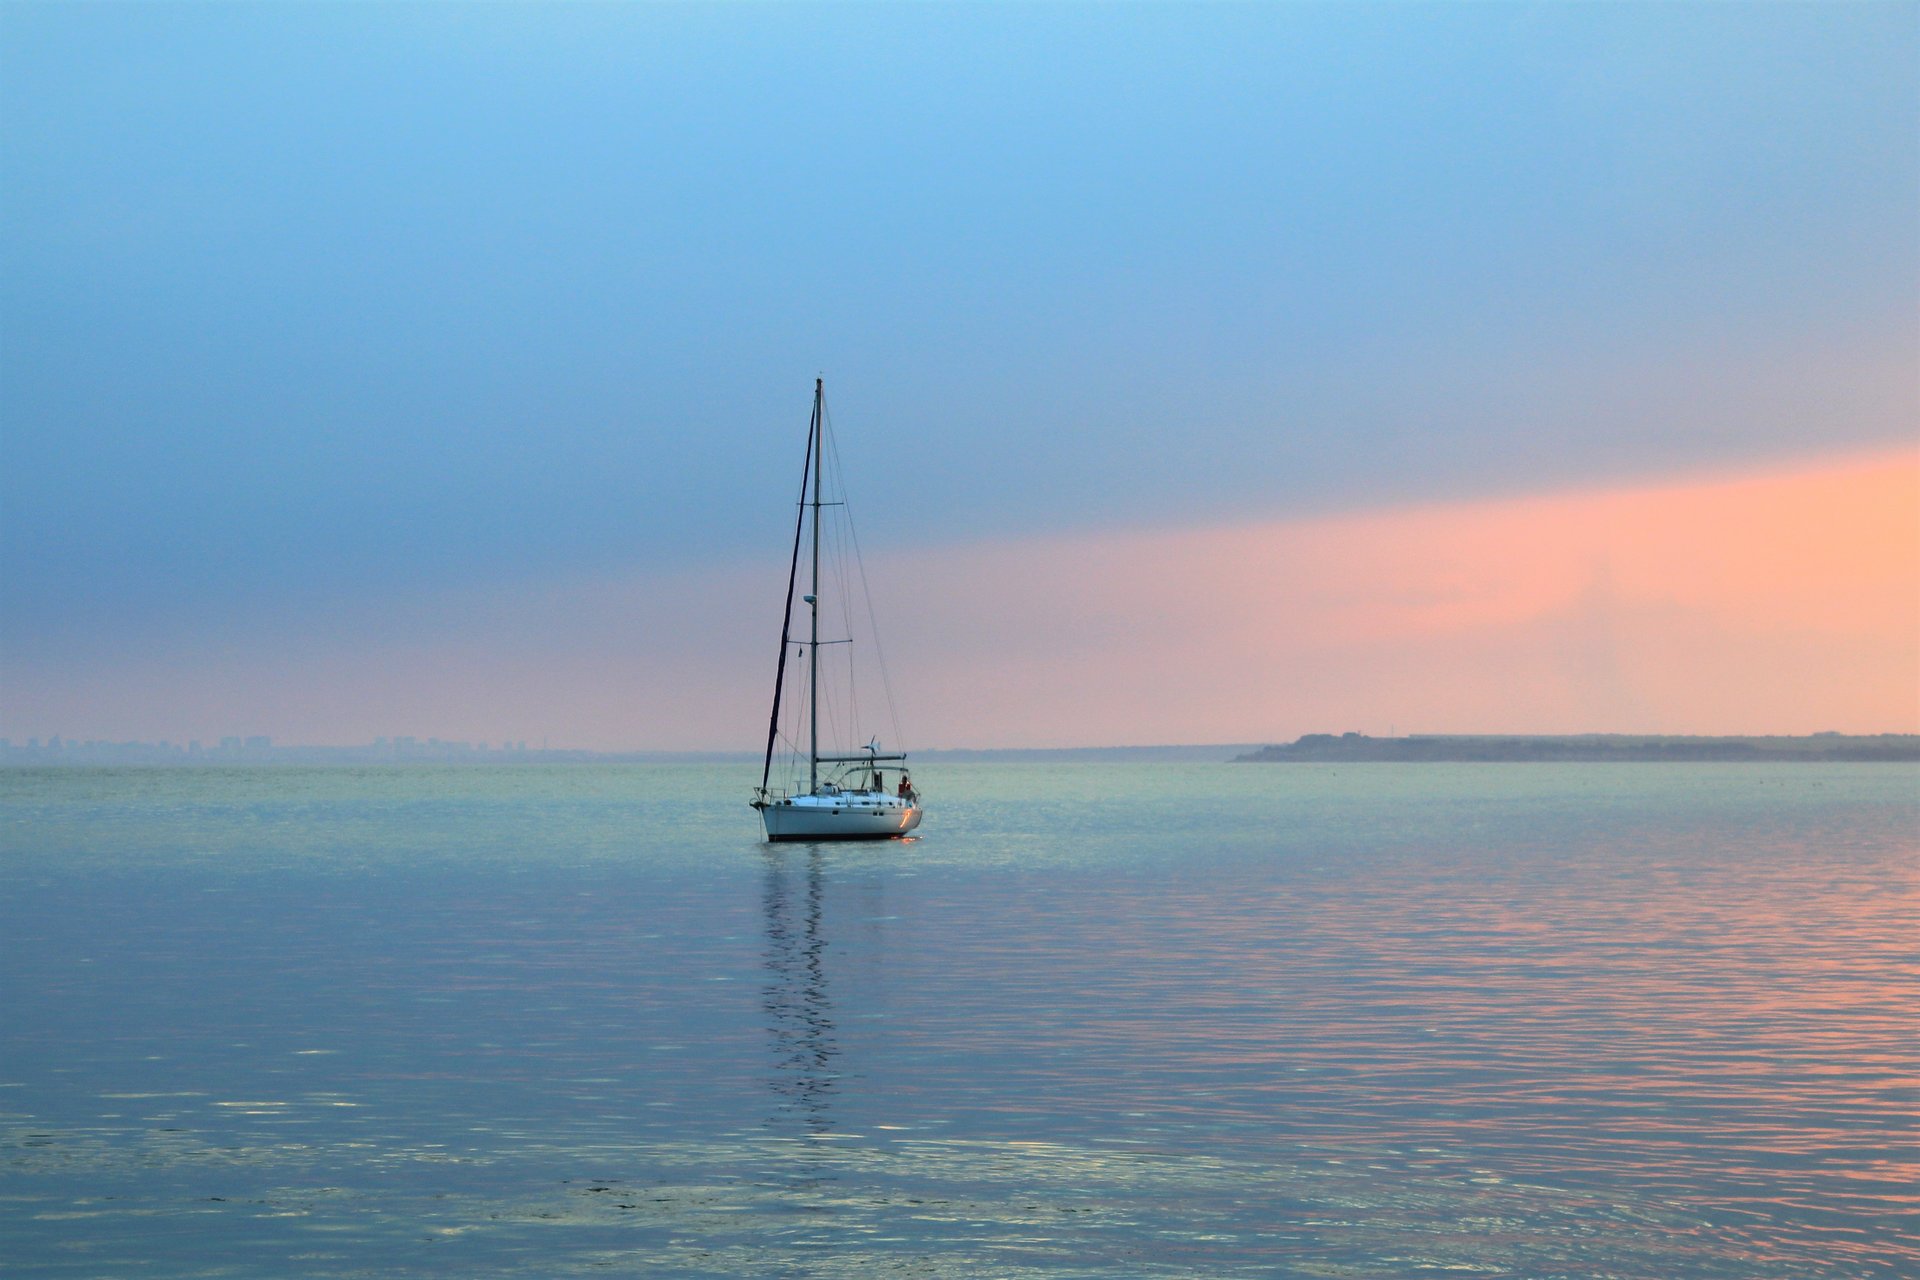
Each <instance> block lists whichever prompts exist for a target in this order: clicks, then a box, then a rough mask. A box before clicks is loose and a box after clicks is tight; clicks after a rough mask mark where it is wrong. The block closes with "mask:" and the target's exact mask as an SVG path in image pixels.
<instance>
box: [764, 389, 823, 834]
mask: <svg viewBox="0 0 1920 1280" xmlns="http://www.w3.org/2000/svg"><path fill="white" fill-rule="evenodd" d="M814 412H815V413H816V414H817V413H819V412H820V406H819V404H818V402H817V400H816V403H815V405H814ZM813 430H814V424H813V423H811V422H809V423H808V424H807V460H806V461H805V462H804V463H802V464H801V466H800V502H799V504H798V506H797V508H796V509H795V511H794V513H793V555H792V556H791V557H790V558H789V559H788V560H787V606H786V608H785V609H783V610H781V612H780V664H779V665H778V666H776V667H775V668H774V669H773V714H772V715H771V716H769V717H768V718H767V756H766V759H765V760H763V761H762V762H761V764H760V798H761V799H762V800H764V799H766V795H767V779H768V778H769V777H771V776H772V774H773V744H774V742H775V740H776V739H778V737H779V736H780V689H781V686H782V685H784V684H785V683H786V680H787V637H788V636H789V635H790V634H791V630H790V628H791V627H792V625H793V584H794V581H795V579H797V578H798V577H799V576H800V530H801V528H802V527H803V526H804V524H805V522H806V518H807V475H808V473H809V472H811V471H812V470H813V468H814V467H815V466H817V465H818V463H817V462H816V460H815V458H814V456H813Z"/></svg>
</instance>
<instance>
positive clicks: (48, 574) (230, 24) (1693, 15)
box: [0, 2, 1920, 750]
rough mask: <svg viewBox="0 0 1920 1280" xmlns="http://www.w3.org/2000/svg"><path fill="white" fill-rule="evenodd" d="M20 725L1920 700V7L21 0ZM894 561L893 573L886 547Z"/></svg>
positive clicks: (1171, 724) (1152, 721) (1553, 711)
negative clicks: (818, 415) (865, 699)
mask: <svg viewBox="0 0 1920 1280" xmlns="http://www.w3.org/2000/svg"><path fill="white" fill-rule="evenodd" d="M0 121H5V123H4V124H3V125H0V228H3V229H4V230H3V233H0V433H3V434H0V464H3V465H0V735H7V736H11V737H12V738H13V739H14V740H16V741H19V740H22V739H24V738H26V737H28V736H41V737H45V736H48V735H51V734H54V733H59V734H63V735H66V736H68V737H77V738H108V739H127V738H138V739H147V740H156V739H161V738H170V739H174V740H182V739H186V738H189V737H198V738H217V737H220V736H223V735H226V734H242V733H244V734H255V733H266V734H271V735H273V736H274V737H275V738H276V739H277V740H280V741H301V742H339V743H352V742H365V741H369V740H371V739H372V738H373V737H374V736H376V735H394V734H412V735H415V736H419V737H426V736H429V735H433V736H439V737H443V738H455V739H467V740H490V741H499V740H501V739H505V738H512V739H535V740H538V739H541V738H545V739H547V740H549V741H551V742H552V743H554V744H555V745H561V744H565V745H570V746H583V747H596V748H603V749H656V750H670V749H675V748H685V749H690V750H692V749H698V750H711V749H735V748H737V749H742V750H751V749H754V748H755V747H756V746H757V745H758V737H759V735H760V734H762V733H764V716H765V710H764V706H765V702H766V699H767V697H768V694H769V692H770V689H769V686H770V684H771V678H772V672H771V669H770V668H771V666H772V650H773V648H774V640H775V638H776V635H777V629H778V621H779V620H778V609H779V599H780V592H781V589H782V588H783V586H784V576H785V568H786V564H785V558H786V552H787V547H788V538H789V537H790V535H791V530H790V526H789V523H788V522H789V521H790V519H791V514H792V509H791V505H790V504H791V498H792V491H793V486H794V484H795V482H796V479H797V471H798V461H799V457H798V455H799V449H800V444H801V441H802V439H803V436H804V432H805V429H806V420H807V410H808V403H809V397H810V394H811V389H812V380H813V378H814V377H815V376H824V377H825V378H826V379H827V385H828V396H829V400H830V404H831V406H832V410H833V416H834V422H835V425H836V430H837V432H838V435H839V439H840V445H841V448H842V451H843V454H844V457H845V461H846V472H847V477H846V479H847V487H848V490H849V493H850V496H851V499H852V501H853V502H854V503H855V505H856V507H857V509H858V512H859V522H860V528H861V533H862V541H863V543H864V544H865V545H866V547H867V548H868V550H869V554H870V557H872V558H871V559H870V563H869V570H870V575H871V576H872V578H873V585H874V591H875V595H876V605H877V608H878V611H879V617H880V622H881V626H882V628H883V631H884V635H885V640H886V645H887V657H888V662H889V665H890V667H891V669H892V673H893V676H894V683H895V687H896V694H897V696H898V699H899V702H900V704H901V705H900V708H899V712H900V719H901V721H902V724H903V729H904V731H905V733H906V735H907V737H908V739H909V741H910V743H911V744H913V745H919V746H925V747H935V746H953V747H958V746H975V747H989V746H1048V745H1100V744H1116V743H1173V742H1256V741H1270V740H1281V739H1285V738H1288V737H1291V736H1293V735H1295V734H1298V733H1303V732H1317V731H1335V732H1338V731H1343V730H1346V729H1364V730H1367V731H1370V732H1388V731H1395V732H1401V733H1405V732H1578V731H1619V732H1671V733H1683V732H1701V733H1723V732H1724V733H1735V732H1737V733H1749V732H1782V733H1788V732H1812V731H1817V730H1823V729H1834V730H1842V731H1850V732H1875V731H1905V732H1913V731H1917V730H1920V566H1917V565H1916V558H1917V557H1920V6H1916V5H1915V4H1847V3H1837V4H1822V5H1794V4H1766V5H1742V4H1716V5H1688V4H1662V5H1633V4H1608V5H1581V4H1570V5H1550V6H1531V5H1500V4H1484V5H1439V4H1430V5H1409V6H1402V5H1390V4H1380V5H1272V6H1234V5H1204V6H1201V5H1192V6H1154V5H1128V6H1096V5H1083V6H1073V5H1051V6H1038V7H1025V6H1018V5H1005V6H1000V5H996V6H943V5H925V6H862V5H835V6H827V7H817V8H816V7H807V6H746V5H735V6H714V7H707V6H698V5H675V6H658V7H655V6H638V5H618V6H614V5H605V6H603V5H568V6H558V5H530V6H520V5H512V4H496V5H486V6H463V5H419V6H408V5H379V6H371V5H277V6H264V5H255V6H247V5H236V6H227V5H190V6H174V5H167V4H150V5H138V6H132V5H128V6H122V5H113V4H100V5H86V6H77V5H52V4H47V5H42V4H34V3H17V2H16V3H10V4H7V5H4V6H0ZM876 566H879V567H881V568H882V569H883V572H881V573H879V574H872V570H874V568H875V567H876Z"/></svg>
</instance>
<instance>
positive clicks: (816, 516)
mask: <svg viewBox="0 0 1920 1280" xmlns="http://www.w3.org/2000/svg"><path fill="white" fill-rule="evenodd" d="M822 381H823V379H820V378H815V379H814V380H813V441H812V444H813V456H814V457H815V459H817V460H818V462H819V463H821V464H824V463H825V462H826V455H825V453H824V452H823V451H822V446H823V444H824V436H825V434H826V425H825V422H824V421H823V420H824V419H825V417H826V413H825V411H824V407H823V400H824V394H823V392H822V391H821V385H820V384H821V382H822ZM825 469H826V468H825V466H824V465H816V466H815V467H814V469H813V585H812V586H811V587H809V588H808V590H807V612H808V615H809V621H810V625H811V626H812V629H813V630H812V634H811V635H809V636H808V637H807V639H808V640H809V642H810V643H809V644H808V645H807V794H808V795H813V794H815V793H816V792H818V791H819V790H820V473H821V472H822V471H824V470H825Z"/></svg>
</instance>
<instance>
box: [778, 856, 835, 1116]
mask: <svg viewBox="0 0 1920 1280" xmlns="http://www.w3.org/2000/svg"><path fill="white" fill-rule="evenodd" d="M821 858H822V855H821V853H820V851H819V850H817V849H816V850H813V851H811V852H810V853H809V854H808V856H807V867H806V874H805V876H804V877H801V876H799V875H796V874H795V872H794V870H793V869H792V868H791V867H790V866H789V865H788V859H787V856H786V855H784V854H781V853H777V852H775V851H773V850H768V852H767V879H766V888H765V894H764V905H765V908H766V916H767V959H766V968H767V985H766V988H765V991H764V994H763V1005H764V1007H765V1009H766V1011H767V1015H768V1021H767V1027H768V1030H769V1031H770V1032H771V1033H772V1036H773V1057H774V1075H773V1090H774V1093H775V1094H776V1095H777V1096H778V1097H779V1099H780V1117H779V1118H782V1119H785V1120H789V1121H797V1122H798V1125H799V1127H800V1129H801V1130H802V1131H803V1133H806V1134H823V1133H827V1132H829V1131H831V1129H832V1128H833V1124H832V1117H831V1115H830V1111H829V1105H828V1104H829V1103H830V1102H831V1101H832V1098H833V1090H834V1081H835V1080H836V1079H837V1078H838V1074H839V1073H838V1072H836V1071H835V1070H834V1059H835V1058H836V1057H838V1056H839V1052H840V1050H839V1047H838V1046H837V1045H836V1044H835V1043H834V1029H833V1002H832V1000H830V999H829V998H828V996H827V969H826V961H827V958H826V950H827V942H826V937H825V935H824V934H823V933H822V931H821V918H822V915H823V914H824V911H825V906H826V904H825V892H826V885H825V879H826V877H825V872H824V868H823V867H822V866H821Z"/></svg>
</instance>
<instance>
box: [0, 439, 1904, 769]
mask: <svg viewBox="0 0 1920 1280" xmlns="http://www.w3.org/2000/svg"><path fill="white" fill-rule="evenodd" d="M867 567H868V571H869V578H870V581H871V582H872V585H873V589H874V592H875V596H876V601H875V603H876V606H877V609H878V615H879V619H880V623H881V628H882V635H883V639H884V640H885V643H886V654H887V659H888V662H889V664H890V667H891V675H892V678H893V684H894V687H895V690H896V691H897V693H898V695H899V696H898V702H899V710H900V717H901V730H902V735H903V736H904V738H905V742H904V743H903V745H906V746H908V747H909V748H917V749H928V748H935V747H995V746H1074V745H1095V746H1097V745H1118V744H1142V745H1144V744H1154V743H1178V742H1192V743H1230V742H1261V741H1277V740H1285V739H1291V738H1292V737H1295V736H1297V735H1299V734H1301V733H1311V732H1334V733H1338V732H1344V731H1346V730H1359V731H1363V732H1367V733H1374V734H1384V733H1388V732H1398V733H1403V734H1404V733H1449V732H1451V733H1503V732H1511V733H1578V732H1629V733H1631V732H1664V733H1810V732H1817V731H1820V730H1826V729H1832V730H1838V731H1841V732H1849V733H1879V732H1908V733H1911V732H1915V731H1920V453H1916V452H1913V451H1905V450H1902V451H1896V452H1891V453H1889V452H1879V453H1875V454H1870V455H1857V456H1853V457H1849V458H1842V459H1830V460H1827V461H1824V462H1821V463H1819V464H1816V465H1805V466H1802V467H1799V468H1795V469H1790V470H1776V471H1770V472H1763V473H1758V474H1747V475H1738V476H1732V477H1722V478H1718V479H1705V480H1697V481H1685V482H1680V481H1676V482H1671V483H1662V484H1653V485H1641V486H1630V487H1616V488H1607V489H1596V490H1593V491H1589V492H1576V493H1562V494H1552V495H1541V496H1531V497H1524V498H1510V499H1501V500H1494V501H1483V502H1471V503H1459V504H1451V505H1434V506H1424V507H1417V508H1408V509H1401V510H1392V511H1380V512H1371V513H1358V514H1349V515H1343V516H1338V517H1329V518H1320V519H1312V520H1296V521H1277V522H1269V523H1260V524H1251V525H1237V526H1231V527H1218V528H1207V529H1186V530H1171V531H1168V530H1161V531H1153V530H1140V531H1132V532H1126V533H1117V534H1080V535H1073V536H1056V537H1045V538H1032V539H1023V540H1019V541H1004V542H985V543H978V544H973V545H967V546H954V547H948V548H945V549H941V550H936V551H926V550H917V551H913V550H898V551H893V552H891V553H889V554H886V555H884V556H871V555H870V556H869V558H868V566H867ZM785 568H786V566H785V564H784V563H783V562H781V561H780V560H779V559H778V558H777V557H776V556H769V557H766V558H765V560H764V562H760V561H756V562H755V563H754V564H752V565H743V566H739V567H736V568H733V569H725V570H713V569H708V570H702V571H699V572H694V571H687V572H684V573H677V574H672V575H657V576H634V575H624V576H622V575H615V576H609V577H583V578H577V579H573V580H566V581H546V582H536V583H523V584H519V585H508V586H490V587H488V588H486V589H484V590H474V591H468V592H464V593H457V592H445V593H441V594H439V595H437V596H432V597H424V596H423V597H420V598H417V599H414V600H411V601H404V602H386V603H383V604H382V605H381V607H380V608H379V609H378V610H375V609H373V608H371V607H369V608H366V609H363V610H362V611H361V612H360V613H358V614H354V615H352V616H345V615H343V616H342V617H341V618H340V619H339V620H338V625H337V626H336V627H335V628H334V629H333V630H330V631H329V630H324V629H317V628H308V629H306V630H303V631H302V632H300V633H299V634H298V635H295V636H293V637H287V636H284V635H280V634H278V633H271V634H270V633H268V632H265V631H263V632H262V634H261V635H260V636H258V637H247V638H246V639H245V643H244V644H243V643H241V642H240V641H238V640H236V642H235V643H234V644H233V645H232V646H230V647H229V648H227V649H225V650H220V651H202V650H193V651H182V652H179V653H172V654H159V655H155V656H154V657H153V658H152V659H151V660H150V661H148V662H145V663H136V664H131V665H128V666H125V667H120V668H117V669H115V670H113V671H87V672H84V673H83V674H84V677H85V678H84V679H82V678H80V677H79V676H76V675H75V674H74V673H71V672H64V671H59V670H49V671H47V672H45V673H31V674H32V678H23V679H21V680H19V681H18V682H17V688H16V689H15V691H14V692H15V696H16V701H18V702H19V703H20V704H21V708H20V709H21V711H22V713H23V715H25V713H29V712H32V711H34V710H35V707H34V699H35V698H36V697H37V696H39V695H38V693H37V691H38V690H48V691H52V692H53V693H57V694H59V695H60V697H61V698H62V699H63V701H62V703H61V710H60V712H59V716H58V718H56V716H55V714H54V711H52V710H49V711H48V712H46V713H45V714H44V715H43V716H42V717H41V718H43V719H45V720H46V721H47V722H48V723H50V724H53V725H56V726H57V725H59V724H62V723H68V724H71V723H75V722H80V721H86V722H92V721H94V720H98V721H100V722H103V723H104V722H107V721H108V720H109V717H115V716H117V717H119V720H118V723H124V724H127V725H128V728H127V729H126V730H125V732H126V734H127V736H137V735H140V734H143V733H144V734H145V735H146V736H148V737H152V738H159V737H163V736H167V735H168V734H169V732H173V733H179V732H180V731H179V730H178V729H177V728H173V726H178V725H182V724H186V725H188V726H192V725H194V724H196V723H205V724H208V725H209V726H219V725H241V726H247V725H263V726H268V727H271V729H272V730H273V732H274V733H275V734H276V735H277V736H278V737H280V738H281V739H282V740H283V741H293V742H303V741H304V742H344V743H352V742H365V741H369V740H371V738H372V737H374V736H375V735H377V734H383V733H384V734H394V733H414V734H420V735H422V736H424V735H425V734H427V733H434V732H437V733H439V734H440V735H442V736H444V737H448V738H464V739H470V740H491V741H499V740H501V739H503V738H515V739H531V740H533V741H535V742H538V741H539V740H540V739H541V738H542V737H543V736H546V735H547V734H548V732H549V729H550V728H551V732H552V739H553V744H554V745H556V746H559V745H568V746H581V747H591V748H600V749H607V750H627V749H653V750H694V749H699V750H753V749H756V748H757V747H758V745H759V742H760V740H761V735H763V734H764V733H765V729H764V725H765V716H766V706H767V700H768V698H769V696H770V692H771V687H772V677H773V670H772V668H773V659H774V656H775V655H774V650H775V648H776V638H777V635H778V631H777V628H778V625H779V619H778V616H777V614H778V607H779V600H780V594H779V592H780V590H781V588H782V587H783V586H784V583H785ZM75 689H81V690H83V691H84V698H81V697H79V696H77V695H76V694H75V693H74V692H73V691H74V690H75ZM50 705H51V704H50ZM196 716H198V717H200V720H199V721H196V720H195V719H194V717H196ZM190 731H191V730H190ZM210 731H211V729H202V730H199V732H202V733H206V732H210ZM182 736H184V735H182Z"/></svg>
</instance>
